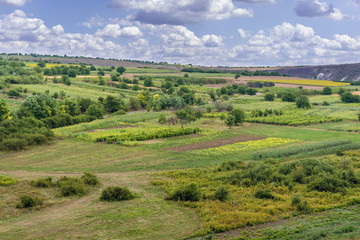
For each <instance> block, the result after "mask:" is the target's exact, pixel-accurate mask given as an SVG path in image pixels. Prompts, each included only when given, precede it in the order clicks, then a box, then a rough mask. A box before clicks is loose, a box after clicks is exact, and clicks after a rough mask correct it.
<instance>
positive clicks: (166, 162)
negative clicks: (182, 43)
mask: <svg viewBox="0 0 360 240" xmlns="http://www.w3.org/2000/svg"><path fill="white" fill-rule="evenodd" d="M57 65H58V64H49V65H47V67H48V68H50V67H54V66H57ZM26 66H27V67H35V66H36V64H35V63H27V64H26ZM114 72H115V70H114V69H113V70H106V71H105V74H114ZM126 74H129V75H139V76H143V78H140V77H139V76H136V77H133V78H132V79H129V80H126V81H128V82H126V84H128V86H129V87H124V88H120V87H119V86H115V85H116V84H120V83H121V81H123V83H125V82H124V80H120V82H116V81H112V80H111V79H110V77H108V76H106V77H104V79H105V85H101V84H99V82H100V80H101V77H100V78H99V77H91V78H90V76H85V77H81V78H71V85H70V86H68V85H65V84H63V83H54V81H53V80H52V79H51V78H48V80H47V82H44V83H43V84H11V85H10V86H8V87H6V88H4V89H3V90H2V91H3V92H2V93H0V98H1V99H4V100H5V102H6V103H7V104H8V105H9V106H10V110H11V112H15V111H16V110H18V109H20V106H21V104H22V103H23V102H24V101H25V99H26V97H28V96H33V95H36V93H44V92H47V93H48V94H49V95H53V94H54V93H60V92H63V94H64V95H65V96H68V97H70V98H73V99H79V98H89V99H90V100H92V101H98V99H99V98H106V97H107V96H113V97H118V96H121V97H122V99H124V102H125V103H127V104H128V103H129V102H130V98H139V95H140V94H145V91H146V90H149V89H152V90H151V94H152V96H153V99H154V100H153V101H154V102H155V101H156V100H158V99H157V98H159V95H160V96H162V95H161V91H163V92H164V91H165V92H166V91H168V90H169V88H165V87H164V84H165V83H166V81H167V80H165V79H166V77H167V76H169V75H170V74H176V75H178V76H183V75H184V73H183V72H181V71H179V70H174V69H155V68H128V69H126ZM150 75H152V76H155V75H156V76H157V77H154V78H153V84H152V86H151V87H147V86H145V85H146V83H145V82H146V81H147V79H146V77H147V76H150ZM233 76H234V74H230V73H222V74H220V73H213V74H211V73H190V74H189V77H190V78H196V77H201V78H207V77H210V78H211V77H214V78H216V77H233ZM120 79H121V78H120ZM134 79H136V80H138V81H137V83H133V80H134ZM184 79H185V81H186V78H184ZM168 81H170V80H168ZM171 81H173V82H176V81H178V79H176V78H175V79H171ZM274 82H278V81H275V80H274ZM176 83H178V82H176ZM283 83H285V82H283ZM286 83H289V82H286ZM291 83H292V84H300V85H317V86H331V87H333V86H343V85H341V84H343V83H341V84H340V83H335V82H328V81H319V80H304V81H302V82H296V83H294V82H293V81H291ZM133 85H139V89H137V90H136V89H135V90H134V89H133V88H132V86H133ZM204 85H205V84H191V83H189V82H188V83H184V85H177V86H176V85H175V84H174V85H172V86H173V88H174V89H176V91H178V92H180V91H182V92H181V93H177V92H174V93H172V96H176V97H180V96H183V95H184V94H188V93H187V92H186V91H188V90H190V91H192V92H193V93H194V96H195V99H194V102H195V101H198V100H197V99H199V98H200V100H201V102H200V100H199V102H200V103H196V104H195V103H194V104H192V107H191V108H192V109H193V110H194V112H195V111H197V110H200V111H201V112H202V113H203V114H204V115H203V116H202V117H199V118H196V119H192V121H190V122H186V123H185V124H184V126H182V125H183V124H182V123H180V122H179V121H177V122H176V121H174V119H175V118H176V114H175V110H174V109H173V108H168V109H165V110H161V111H160V110H156V109H146V108H147V106H146V104H145V105H144V106H142V107H140V106H138V108H137V110H132V109H127V113H125V114H123V113H122V114H121V115H120V114H116V113H112V114H111V113H108V114H106V115H105V117H104V118H102V119H97V120H94V121H91V122H86V123H79V124H74V125H70V126H65V127H59V128H54V129H52V132H53V133H54V140H53V141H51V142H49V143H46V144H43V145H38V146H33V147H30V148H28V149H26V150H21V151H0V239H233V240H235V239H238V240H240V239H358V238H359V237H360V232H359V229H360V214H359V211H360V207H359V206H360V205H359V204H360V135H359V131H360V122H359V120H358V113H359V112H360V104H359V103H343V102H342V101H341V99H340V97H339V96H338V95H336V94H330V95H322V94H321V92H320V91H319V92H315V93H313V92H310V91H308V92H304V93H306V94H309V95H308V97H309V102H310V104H311V107H310V108H308V109H297V108H296V105H295V102H288V101H283V100H281V98H278V97H277V98H275V100H274V101H265V94H266V93H269V92H270V93H274V94H275V95H277V94H279V93H280V92H282V91H290V90H288V89H281V88H275V87H266V88H262V89H258V92H257V94H255V95H248V94H238V93H235V94H233V95H229V96H225V95H226V94H222V95H221V94H219V95H218V96H217V99H221V100H222V101H221V102H222V103H226V104H230V105H232V107H233V108H239V109H241V110H243V111H244V114H245V116H244V117H245V121H244V122H243V123H241V124H238V125H230V126H227V125H226V124H225V122H224V118H225V120H226V119H227V118H226V117H227V116H228V115H230V112H229V111H226V110H224V111H222V112H218V110H219V108H220V106H219V105H216V103H215V104H214V103H213V101H212V99H211V97H210V94H209V92H211V91H216V89H217V88H212V87H206V86H204ZM182 87H183V89H182V90H181V88H182ZM184 87H185V89H184ZM16 88H18V89H22V90H21V91H22V92H21V95H20V96H17V97H11V96H9V95H8V94H7V91H9V90H11V89H16ZM23 89H26V91H24V90H23ZM335 89H337V88H334V90H335ZM235 90H236V89H235ZM235 90H234V91H235ZM297 90H299V89H297ZM220 91H221V90H220ZM231 91H233V90H231ZM236 91H237V90H236ZM299 91H302V90H299ZM149 92H150V91H149ZM156 95H157V96H156ZM170 95H171V94H170ZM143 97H144V96H143ZM174 99H175V98H174ZM164 101H165V100H164ZM169 101H170V100H169ZM324 102H326V104H324ZM270 110H271V111H270ZM206 112H207V114H205V113H206ZM260 112H261V114H260V115H259V113H260ZM265 112H266V116H265V115H263V114H264V113H265ZM275 113H276V114H275ZM278 113H279V114H278ZM160 119H165V120H164V121H160ZM87 172H91V173H93V174H95V175H96V176H97V177H98V179H99V182H100V183H99V184H97V185H95V186H91V187H88V188H86V191H85V193H84V195H81V196H80V195H74V196H70V197H65V196H64V195H62V192H61V190H60V189H61V179H67V178H80V177H81V176H82V174H83V173H87ZM47 177H50V178H51V179H52V180H51V181H53V182H54V183H56V184H57V185H56V184H53V185H50V186H45V187H44V186H42V187H39V186H36V185H34V182H36V181H38V180H39V179H42V180H41V181H45V180H44V179H45V178H47ZM75 183H76V182H75ZM109 186H121V187H127V188H128V189H129V190H130V191H131V192H132V193H134V196H135V197H134V198H133V199H132V200H126V201H119V202H118V201H114V202H106V201H102V200H100V196H101V194H102V191H103V190H104V189H105V188H107V187H109ZM23 195H30V196H33V197H34V198H36V199H39V202H41V203H39V204H38V205H36V206H35V207H31V208H20V207H18V206H19V199H20V198H21V196H23ZM40 200H41V201H40Z"/></svg>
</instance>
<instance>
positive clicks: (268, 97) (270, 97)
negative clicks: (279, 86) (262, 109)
mask: <svg viewBox="0 0 360 240" xmlns="http://www.w3.org/2000/svg"><path fill="white" fill-rule="evenodd" d="M274 100H275V94H273V93H266V94H265V101H269V102H272V101H274Z"/></svg>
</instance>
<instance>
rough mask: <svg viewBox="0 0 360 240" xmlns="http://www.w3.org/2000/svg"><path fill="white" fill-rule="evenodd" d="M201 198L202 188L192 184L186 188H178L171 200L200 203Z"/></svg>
mask: <svg viewBox="0 0 360 240" xmlns="http://www.w3.org/2000/svg"><path fill="white" fill-rule="evenodd" d="M200 197H201V192H200V188H199V186H198V185H197V184H195V183H190V184H189V185H187V186H185V187H179V188H177V189H176V190H175V191H174V192H173V193H172V194H171V195H170V198H171V199H173V200H180V201H192V202H196V201H199V200H200Z"/></svg>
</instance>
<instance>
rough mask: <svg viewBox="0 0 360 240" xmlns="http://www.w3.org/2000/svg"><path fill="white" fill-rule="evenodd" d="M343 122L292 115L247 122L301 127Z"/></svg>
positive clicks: (330, 118)
mask: <svg viewBox="0 0 360 240" xmlns="http://www.w3.org/2000/svg"><path fill="white" fill-rule="evenodd" d="M341 120H342V119H341V118H335V117H325V116H316V115H301V114H299V115H298V114H291V115H282V116H271V117H254V118H246V120H245V121H246V122H253V123H264V124H275V125H288V126H299V125H310V124H316V123H325V122H340V121H341Z"/></svg>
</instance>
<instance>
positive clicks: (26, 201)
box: [16, 195, 43, 208]
mask: <svg viewBox="0 0 360 240" xmlns="http://www.w3.org/2000/svg"><path fill="white" fill-rule="evenodd" d="M42 204H43V201H42V200H41V199H39V198H33V197H31V196H29V195H22V196H20V202H19V203H18V204H17V205H16V208H33V207H36V206H38V205H42Z"/></svg>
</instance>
